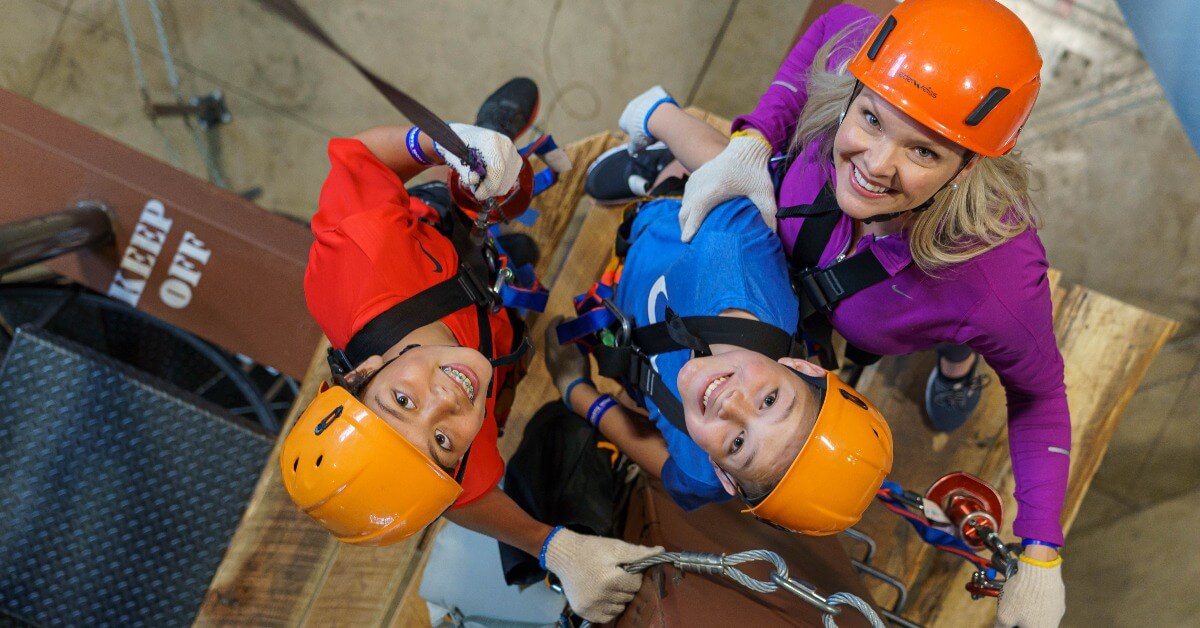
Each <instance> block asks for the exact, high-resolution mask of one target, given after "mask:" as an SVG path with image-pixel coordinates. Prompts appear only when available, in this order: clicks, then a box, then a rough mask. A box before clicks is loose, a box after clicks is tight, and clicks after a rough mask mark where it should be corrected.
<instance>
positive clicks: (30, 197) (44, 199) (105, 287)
mask: <svg viewBox="0 0 1200 628" xmlns="http://www.w3.org/2000/svg"><path fill="white" fill-rule="evenodd" d="M0 112H3V115H0V155H3V157H2V158H0V159H2V160H3V167H0V208H2V209H0V222H11V221H15V220H21V219H25V218H32V217H36V216H40V215H44V214H49V213H52V212H56V211H59V210H62V209H65V208H68V207H73V206H75V205H76V204H77V203H79V202H81V201H91V202H99V203H103V204H104V205H106V206H107V207H108V208H109V209H110V211H111V213H112V216H113V219H114V228H115V230H116V238H115V239H116V246H115V247H114V246H109V247H104V248H102V249H98V250H83V251H78V252H75V253H71V254H68V255H64V256H62V257H59V258H56V259H54V260H52V261H50V262H48V263H47V265H48V266H50V267H51V268H52V269H54V270H55V271H56V272H58V273H61V274H63V275H65V276H67V277H69V278H71V279H72V280H74V281H77V282H79V283H81V284H83V285H85V286H87V287H89V288H91V289H93V290H96V291H97V292H100V293H103V294H107V295H108V296H110V297H112V298H114V299H117V300H119V301H123V302H125V303H128V304H129V305H131V306H133V307H136V308H138V309H139V310H142V311H145V312H147V313H149V314H152V315H154V316H157V317H158V318H161V319H163V320H165V321H167V322H168V323H171V324H173V325H176V326H178V327H181V328H183V329H186V330H187V331H190V332H192V333H194V334H196V335H197V336H200V337H202V338H204V339H206V340H209V341H211V342H213V343H215V344H217V345H220V346H222V347H224V348H225V349H228V350H230V351H234V352H237V353H241V354H245V355H247V356H250V357H251V358H253V359H254V360H255V361H257V362H260V363H262V364H266V365H268V366H272V367H275V368H277V369H279V370H280V371H282V372H284V373H286V374H288V375H291V376H293V377H297V378H300V377H303V376H304V371H305V369H306V368H307V367H308V363H309V360H310V359H311V358H312V353H313V351H314V350H315V349H316V346H317V343H318V342H319V341H320V339H321V332H320V329H319V328H318V327H317V325H316V323H315V322H314V321H313V320H312V318H311V317H310V316H309V315H308V309H307V307H306V306H305V302H304V285H303V281H304V267H305V263H306V261H307V259H308V247H309V244H310V243H311V242H312V235H311V234H310V233H309V231H308V229H307V228H305V227H304V226H303V225H300V224H297V223H295V222H292V221H290V220H288V219H286V218H283V217H281V216H277V215H275V214H272V213H270V212H268V211H266V210H264V209H262V208H261V207H258V206H257V205H255V204H253V203H251V202H249V201H247V200H245V199H242V198H240V197H238V196H237V195H235V194H232V193H230V192H228V191H226V190H222V189H220V188H217V187H215V186H213V185H211V184H209V183H207V182H205V181H202V180H200V179H197V178H195V177H193V176H191V175H189V174H187V173H184V172H181V171H179V170H176V169H175V168H172V167H171V166H169V165H167V164H164V163H162V162H160V161H157V160H155V159H153V158H151V157H148V156H146V155H144V154H142V153H139V152H137V151H135V150H133V149H131V148H129V147H127V146H125V145H123V144H120V143H118V142H116V141H113V140H111V139H109V138H107V137H105V136H103V135H101V134H99V133H97V132H95V131H92V130H91V129H88V128H87V127H84V126H82V125H79V124H77V123H75V122H72V121H70V120H68V119H66V118H63V117H62V116H59V115H57V114H55V113H52V112H50V111H47V110H46V109H43V108H42V107H40V106H38V105H36V104H34V103H32V102H30V101H28V100H25V99H24V98H21V97H19V96H16V95H14V94H12V93H10V92H6V91H3V90H0Z"/></svg>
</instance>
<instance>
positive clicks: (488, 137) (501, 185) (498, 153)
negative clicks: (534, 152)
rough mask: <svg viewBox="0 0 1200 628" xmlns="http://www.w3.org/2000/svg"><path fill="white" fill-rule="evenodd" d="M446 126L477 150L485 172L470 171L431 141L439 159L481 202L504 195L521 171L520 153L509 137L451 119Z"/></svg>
mask: <svg viewBox="0 0 1200 628" xmlns="http://www.w3.org/2000/svg"><path fill="white" fill-rule="evenodd" d="M450 128H451V129H453V130H454V133H455V134H457V135H458V136H459V137H461V138H462V141H463V142H464V143H465V144H466V145H467V147H468V148H473V149H475V150H476V151H478V152H479V156H480V158H481V159H482V160H483V165H484V167H485V168H486V169H487V174H486V175H485V176H484V177H482V178H481V177H480V176H479V174H478V173H476V172H472V171H471V166H470V164H467V163H463V160H461V159H459V158H458V157H455V156H454V155H452V154H450V152H449V151H447V150H446V149H445V148H444V147H442V145H441V144H435V145H434V148H436V149H437V152H438V154H439V155H441V156H442V159H444V160H446V165H447V166H450V167H451V168H454V170H455V171H456V172H458V178H459V180H460V181H462V182H463V183H465V184H467V185H469V186H470V188H471V192H472V193H474V194H475V198H476V199H478V200H481V201H485V200H487V199H489V198H493V197H496V196H501V195H504V194H508V193H509V192H511V191H512V189H513V188H514V187H516V186H517V178H518V177H519V176H520V174H521V167H522V166H523V165H524V162H522V161H521V155H520V154H519V153H518V152H517V147H516V146H514V145H513V143H512V140H510V139H508V138H507V137H505V136H504V135H501V134H500V133H497V132H495V131H490V130H488V129H484V128H481V127H477V126H471V125H469V124H458V123H456V122H452V123H450Z"/></svg>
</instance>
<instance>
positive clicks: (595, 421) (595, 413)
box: [587, 395, 617, 429]
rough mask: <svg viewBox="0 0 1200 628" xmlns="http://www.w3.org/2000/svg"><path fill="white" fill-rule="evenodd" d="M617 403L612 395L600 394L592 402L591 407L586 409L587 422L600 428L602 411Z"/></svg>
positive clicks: (606, 410) (602, 416)
mask: <svg viewBox="0 0 1200 628" xmlns="http://www.w3.org/2000/svg"><path fill="white" fill-rule="evenodd" d="M615 405H617V400H616V399H613V397H612V395H600V396H599V397H596V400H595V401H593V402H592V405H591V407H589V408H588V411H587V422H588V423H590V424H591V426H592V427H594V428H596V429H600V419H603V418H604V413H605V412H608V411H609V410H611V409H612V407H613V406H615Z"/></svg>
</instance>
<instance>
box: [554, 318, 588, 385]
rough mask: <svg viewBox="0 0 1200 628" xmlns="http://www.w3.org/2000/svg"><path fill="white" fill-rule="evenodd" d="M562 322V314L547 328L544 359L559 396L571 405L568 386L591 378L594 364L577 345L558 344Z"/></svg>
mask: <svg viewBox="0 0 1200 628" xmlns="http://www.w3.org/2000/svg"><path fill="white" fill-rule="evenodd" d="M562 322H563V316H562V315H561V314H560V315H558V316H555V317H554V318H552V319H550V324H549V325H547V326H546V337H545V338H544V339H543V342H542V357H543V359H544V360H545V361H546V371H547V372H548V373H550V377H551V379H553V380H554V387H555V388H557V389H558V394H560V395H562V396H563V400H564V401H566V402H567V403H568V404H570V400H569V399H567V398H566V396H567V386H570V385H571V382H573V381H575V380H577V379H579V378H581V377H582V378H584V379H588V378H590V377H591V376H592V363H591V361H590V360H588V358H587V356H585V355H583V354H582V353H580V352H579V349H577V348H575V345H573V344H569V345H560V344H558V333H557V332H556V331H555V329H556V328H557V327H558V326H559V324H561V323H562Z"/></svg>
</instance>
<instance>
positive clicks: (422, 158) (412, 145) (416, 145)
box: [404, 126, 433, 166]
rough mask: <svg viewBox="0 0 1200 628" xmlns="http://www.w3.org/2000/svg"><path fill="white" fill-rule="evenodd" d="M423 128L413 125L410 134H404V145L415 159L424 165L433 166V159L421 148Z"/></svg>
mask: <svg viewBox="0 0 1200 628" xmlns="http://www.w3.org/2000/svg"><path fill="white" fill-rule="evenodd" d="M420 136H421V129H419V128H417V127H415V126H414V127H413V128H411V129H409V130H408V134H407V135H405V136H404V146H405V148H407V149H408V155H409V156H410V157H412V158H413V161H416V162H417V163H419V164H421V165H422V166H432V165H433V161H432V160H431V159H429V157H427V156H426V155H425V151H423V150H421V137H420Z"/></svg>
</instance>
